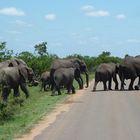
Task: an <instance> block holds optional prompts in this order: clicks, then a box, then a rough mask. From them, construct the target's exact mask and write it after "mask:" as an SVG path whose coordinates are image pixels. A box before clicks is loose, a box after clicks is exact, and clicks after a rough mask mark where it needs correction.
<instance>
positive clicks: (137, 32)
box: [0, 0, 140, 57]
mask: <svg viewBox="0 0 140 140" xmlns="http://www.w3.org/2000/svg"><path fill="white" fill-rule="evenodd" d="M0 21H1V26H0V41H6V42H7V47H8V49H12V50H14V52H15V53H17V52H22V51H30V52H33V51H34V46H35V45H36V44H38V43H41V42H43V41H46V42H48V46H47V47H48V52H49V53H53V54H57V55H58V56H60V57H65V56H67V55H71V54H75V53H77V54H81V55H89V56H98V55H99V54H100V53H101V52H102V51H110V52H111V54H112V55H114V56H119V57H124V55H125V54H129V55H138V54H140V1H139V0H133V1H128V0H123V1H122V0H117V1H113V0H112V1H111V0H106V1H103V0H71V1H66V0H0Z"/></svg>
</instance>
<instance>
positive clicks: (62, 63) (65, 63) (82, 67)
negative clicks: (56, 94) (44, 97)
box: [50, 58, 89, 89]
mask: <svg viewBox="0 0 140 140" xmlns="http://www.w3.org/2000/svg"><path fill="white" fill-rule="evenodd" d="M59 68H76V69H79V71H80V72H81V73H84V74H85V75H86V87H88V85H89V75H88V69H87V66H86V64H85V63H84V62H83V61H82V60H80V59H78V58H73V59H57V60H54V61H53V63H52V65H51V67H50V80H51V85H52V88H51V89H53V87H54V72H55V71H56V70H57V69H59ZM75 80H76V81H77V82H78V84H79V88H80V89H82V88H83V79H82V77H81V75H79V77H76V78H75Z"/></svg>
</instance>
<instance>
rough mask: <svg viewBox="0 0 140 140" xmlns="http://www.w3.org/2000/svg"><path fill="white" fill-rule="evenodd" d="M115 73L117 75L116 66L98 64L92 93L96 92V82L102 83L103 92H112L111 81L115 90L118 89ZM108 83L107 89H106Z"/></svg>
mask: <svg viewBox="0 0 140 140" xmlns="http://www.w3.org/2000/svg"><path fill="white" fill-rule="evenodd" d="M117 73H118V65H117V64H115V63H102V64H100V65H99V66H98V67H97V69H96V72H95V82H94V86H93V91H95V90H96V86H97V84H98V82H103V86H104V90H107V89H109V90H112V89H111V83H112V79H113V81H114V82H115V89H116V90H117V89H118V81H117V77H116V76H117ZM107 81H108V87H107Z"/></svg>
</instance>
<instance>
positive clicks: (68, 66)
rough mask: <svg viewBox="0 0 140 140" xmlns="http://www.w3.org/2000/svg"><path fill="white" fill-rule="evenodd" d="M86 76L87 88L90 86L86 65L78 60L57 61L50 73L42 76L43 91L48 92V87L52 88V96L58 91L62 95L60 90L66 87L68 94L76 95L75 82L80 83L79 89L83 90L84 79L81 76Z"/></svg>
mask: <svg viewBox="0 0 140 140" xmlns="http://www.w3.org/2000/svg"><path fill="white" fill-rule="evenodd" d="M82 73H84V74H85V75H86V87H88V84H89V75H88V69H87V66H86V64H85V63H84V62H83V61H82V60H80V59H77V58H73V59H57V60H55V61H53V62H52V64H51V66H50V71H49V72H48V71H46V72H44V73H42V75H41V78H40V79H41V81H42V86H41V90H42V89H44V90H46V89H47V88H46V87H47V86H48V87H50V86H51V90H52V94H51V95H52V96H53V95H55V93H56V91H57V92H58V95H60V94H61V91H60V89H61V88H62V87H65V88H66V89H67V92H68V93H71V92H72V93H75V88H74V86H73V80H74V79H75V80H76V81H77V82H78V85H79V88H80V89H83V83H84V82H83V78H82V76H81V74H82Z"/></svg>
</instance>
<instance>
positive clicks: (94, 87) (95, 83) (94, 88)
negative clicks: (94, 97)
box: [92, 81, 98, 91]
mask: <svg viewBox="0 0 140 140" xmlns="http://www.w3.org/2000/svg"><path fill="white" fill-rule="evenodd" d="M97 84H98V82H97V81H95V82H94V86H93V90H92V91H95V90H96V86H97Z"/></svg>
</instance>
